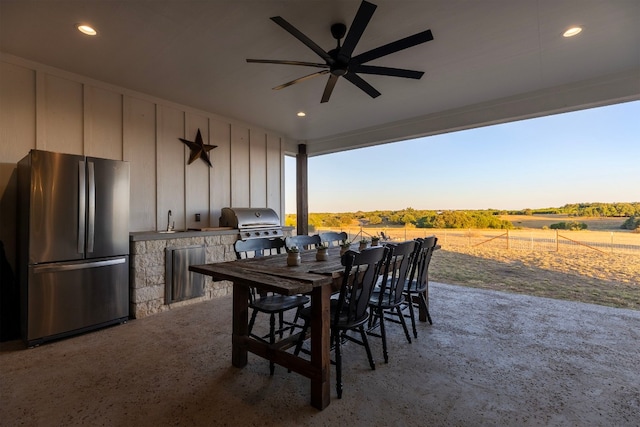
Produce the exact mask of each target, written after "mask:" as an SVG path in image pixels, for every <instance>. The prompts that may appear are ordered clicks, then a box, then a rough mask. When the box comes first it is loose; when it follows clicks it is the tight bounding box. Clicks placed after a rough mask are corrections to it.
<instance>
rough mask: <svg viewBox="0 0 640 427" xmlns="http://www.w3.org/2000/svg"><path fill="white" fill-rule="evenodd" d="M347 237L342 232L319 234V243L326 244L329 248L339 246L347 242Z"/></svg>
mask: <svg viewBox="0 0 640 427" xmlns="http://www.w3.org/2000/svg"><path fill="white" fill-rule="evenodd" d="M348 238H349V236H348V235H347V233H345V232H344V231H342V232H340V233H338V232H337V231H328V232H326V233H320V242H321V243H326V244H327V246H329V247H330V248H333V247H337V246H340V245H341V244H342V242H344V241H345V240H347V239H348Z"/></svg>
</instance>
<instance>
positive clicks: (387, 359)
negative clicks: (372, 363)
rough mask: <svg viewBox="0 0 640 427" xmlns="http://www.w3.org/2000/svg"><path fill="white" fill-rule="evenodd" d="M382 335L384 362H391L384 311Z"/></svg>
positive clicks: (381, 320)
mask: <svg viewBox="0 0 640 427" xmlns="http://www.w3.org/2000/svg"><path fill="white" fill-rule="evenodd" d="M380 310H382V309H380ZM380 336H381V337H382V355H383V356H384V363H389V353H387V331H386V330H385V328H384V313H382V314H381V316H380Z"/></svg>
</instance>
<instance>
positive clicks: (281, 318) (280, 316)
mask: <svg viewBox="0 0 640 427" xmlns="http://www.w3.org/2000/svg"><path fill="white" fill-rule="evenodd" d="M278 322H279V323H278V331H280V332H279V334H280V339H282V337H283V336H284V331H283V330H282V328H283V327H284V313H283V312H282V311H281V312H279V313H278Z"/></svg>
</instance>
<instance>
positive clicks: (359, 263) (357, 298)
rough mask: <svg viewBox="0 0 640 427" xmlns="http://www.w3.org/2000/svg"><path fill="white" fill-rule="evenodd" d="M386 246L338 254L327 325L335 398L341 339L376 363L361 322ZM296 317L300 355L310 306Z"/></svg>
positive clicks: (366, 315) (339, 389)
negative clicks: (337, 280) (337, 282)
mask: <svg viewBox="0 0 640 427" xmlns="http://www.w3.org/2000/svg"><path fill="white" fill-rule="evenodd" d="M388 251H389V249H388V248H386V247H384V246H377V247H372V248H367V249H365V250H363V251H361V252H356V251H348V252H346V253H345V254H344V255H342V265H343V266H344V273H343V276H342V283H341V286H340V295H339V297H338V298H337V299H332V300H331V303H330V318H329V322H330V323H329V325H330V328H331V343H332V347H333V349H334V351H335V365H336V391H337V393H338V398H342V349H341V344H342V341H343V340H345V341H346V340H348V341H351V342H354V343H357V344H360V345H362V346H364V348H365V350H366V352H367V358H368V359H369V366H370V367H371V369H376V364H375V362H374V360H373V355H372V354H371V348H370V347H369V341H368V340H367V333H366V331H365V325H366V324H367V321H368V320H369V310H368V308H369V299H370V298H371V293H372V292H373V288H374V286H375V284H376V281H377V279H378V275H379V274H380V272H381V271H382V267H383V264H384V262H385V259H386V257H387V253H388ZM300 317H301V318H302V319H303V320H304V324H303V326H302V332H301V334H300V338H299V340H298V343H297V344H296V348H295V350H294V354H295V355H298V354H300V351H301V350H302V344H303V342H304V339H305V337H306V334H307V330H308V329H309V326H310V323H311V309H310V308H308V307H307V308H303V309H302V310H300ZM349 331H355V332H359V333H360V339H358V338H357V337H355V336H351V335H347V332H349Z"/></svg>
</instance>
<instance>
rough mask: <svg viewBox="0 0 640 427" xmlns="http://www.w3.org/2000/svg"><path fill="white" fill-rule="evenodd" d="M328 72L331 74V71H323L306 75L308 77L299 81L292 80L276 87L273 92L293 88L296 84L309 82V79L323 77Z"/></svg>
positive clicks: (298, 79)
mask: <svg viewBox="0 0 640 427" xmlns="http://www.w3.org/2000/svg"><path fill="white" fill-rule="evenodd" d="M328 72H329V70H322V71H318V72H317V73H313V74H308V75H306V76H303V77H300V78H297V79H295V80H291V81H290V82H287V83H284V84H281V85H280V86H276V87H274V88H273V90H280V89H284V88H285V87H289V86H292V85H294V84H296V83H300V82H303V81H305V80H309V79H312V78H314V77H318V76H321V75H323V74H327V73H328Z"/></svg>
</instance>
